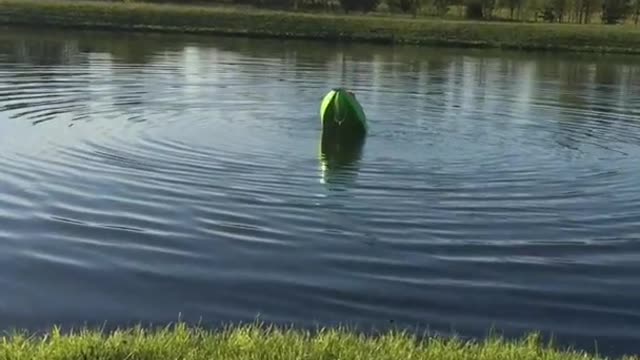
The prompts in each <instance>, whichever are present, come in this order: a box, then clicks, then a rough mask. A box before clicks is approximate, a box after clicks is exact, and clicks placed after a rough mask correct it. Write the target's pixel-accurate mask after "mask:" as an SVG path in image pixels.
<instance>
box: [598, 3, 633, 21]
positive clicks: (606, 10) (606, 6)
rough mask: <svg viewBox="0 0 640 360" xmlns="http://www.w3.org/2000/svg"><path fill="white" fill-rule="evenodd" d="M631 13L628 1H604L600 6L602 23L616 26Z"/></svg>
mask: <svg viewBox="0 0 640 360" xmlns="http://www.w3.org/2000/svg"><path fill="white" fill-rule="evenodd" d="M630 11H631V3H630V0H604V2H603V4H602V22H603V23H604V24H617V23H618V22H619V21H620V20H624V19H625V18H626V17H627V15H628V14H629V12H630Z"/></svg>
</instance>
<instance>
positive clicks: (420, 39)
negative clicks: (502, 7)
mask: <svg viewBox="0 0 640 360" xmlns="http://www.w3.org/2000/svg"><path fill="white" fill-rule="evenodd" d="M0 24H5V25H29V26H55V27H73V28H86V29H111V30H148V31H169V32H188V33H202V34H226V35H246V36H269V37H279V38H303V39H323V40H332V41H333V40H351V41H371V42H383V43H394V44H416V45H436V46H459V47H492V48H505V49H521V50H570V51H591V52H616V53H640V29H639V28H636V27H633V26H605V25H569V24H543V23H537V24H536V23H501V22H472V21H451V20H449V21H447V20H434V19H411V18H400V17H380V16H346V15H328V14H308V13H294V12H277V11H266V10H255V9H254V10H247V9H238V8H228V7H227V8H223V7H205V6H179V5H159V4H138V3H114V2H82V1H70V0H60V1H46V0H43V1H36V0H0Z"/></svg>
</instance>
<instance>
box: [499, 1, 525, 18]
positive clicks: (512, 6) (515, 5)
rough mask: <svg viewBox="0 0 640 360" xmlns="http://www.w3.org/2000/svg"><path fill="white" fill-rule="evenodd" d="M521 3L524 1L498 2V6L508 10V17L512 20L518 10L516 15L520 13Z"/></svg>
mask: <svg viewBox="0 0 640 360" xmlns="http://www.w3.org/2000/svg"><path fill="white" fill-rule="evenodd" d="M523 2H524V0H499V3H498V5H499V6H501V7H505V8H507V9H509V17H510V18H511V20H513V19H514V14H515V11H516V10H518V14H519V13H520V8H521V7H522V4H523Z"/></svg>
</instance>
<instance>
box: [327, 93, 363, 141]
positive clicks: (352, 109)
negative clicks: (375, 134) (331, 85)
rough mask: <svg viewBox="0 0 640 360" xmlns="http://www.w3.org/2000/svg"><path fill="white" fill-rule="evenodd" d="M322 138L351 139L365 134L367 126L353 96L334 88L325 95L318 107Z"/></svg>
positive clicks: (361, 110)
mask: <svg viewBox="0 0 640 360" xmlns="http://www.w3.org/2000/svg"><path fill="white" fill-rule="evenodd" d="M320 119H321V120H322V133H323V136H339V137H352V136H362V135H364V134H366V132H367V129H368V125H367V117H366V116H365V113H364V110H363V109H362V106H361V105H360V103H359V102H358V100H357V99H356V97H355V95H354V94H353V93H351V92H350V91H347V90H346V89H343V88H336V89H333V90H331V91H330V92H329V93H327V95H325V97H324V99H323V100H322V104H321V106H320Z"/></svg>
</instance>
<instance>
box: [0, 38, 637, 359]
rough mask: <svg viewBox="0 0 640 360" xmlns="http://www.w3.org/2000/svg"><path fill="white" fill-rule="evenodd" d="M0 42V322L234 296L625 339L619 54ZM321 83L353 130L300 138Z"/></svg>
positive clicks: (630, 183)
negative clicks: (324, 140) (335, 147)
mask: <svg viewBox="0 0 640 360" xmlns="http://www.w3.org/2000/svg"><path fill="white" fill-rule="evenodd" d="M60 39H65V40H60ZM0 41H1V42H2V44H1V45H2V46H0V138H1V141H0V167H1V168H2V172H1V173H0V250H2V251H0V284H2V285H3V290H4V291H3V294H4V295H3V296H0V316H1V317H2V318H3V319H4V321H5V324H7V325H10V326H9V327H12V328H13V327H16V326H27V327H32V328H40V327H43V326H48V325H51V324H53V323H62V324H66V325H74V324H79V323H86V322H100V323H102V322H103V321H109V322H110V323H112V324H128V323H131V322H135V321H150V322H154V323H158V322H164V321H169V320H175V319H176V318H177V317H178V314H182V317H183V318H184V319H187V320H189V319H192V320H198V319H200V318H202V319H203V320H204V321H206V322H218V321H234V320H251V319H253V318H255V317H256V316H258V315H260V316H261V318H262V319H265V320H273V321H282V322H295V323H299V324H302V325H313V324H315V323H316V322H320V323H322V324H333V323H347V324H358V325H361V326H363V327H365V328H367V327H369V326H376V327H378V328H379V327H385V326H388V324H389V323H393V324H394V325H399V326H419V327H430V328H431V329H434V330H437V331H444V332H449V331H456V332H460V333H462V334H463V335H483V334H485V333H486V331H487V330H488V329H489V328H490V327H492V326H493V327H496V328H498V329H499V330H502V331H505V332H507V333H509V334H520V333H521V332H524V331H529V330H542V331H546V332H548V333H552V334H554V335H556V336H558V337H559V338H560V340H561V341H564V342H566V343H567V344H577V345H580V346H584V347H586V348H589V347H590V346H591V345H592V344H593V343H594V340H598V350H599V351H601V352H603V353H607V354H617V353H622V352H630V351H636V350H637V349H636V348H634V346H635V344H636V343H637V341H638V340H640V335H638V334H640V289H639V288H638V287H637V286H636V285H637V284H638V283H640V192H639V185H638V182H637V174H638V171H639V170H640V165H639V164H640V163H638V161H637V158H638V155H640V146H639V144H640V112H639V111H638V108H639V106H640V100H639V99H638V97H637V96H636V94H637V93H638V92H639V91H640V66H638V65H637V64H635V63H634V62H633V60H627V59H625V58H600V59H593V60H584V59H572V58H559V57H553V58H549V57H547V56H542V55H540V56H538V57H532V56H531V55H527V56H526V57H524V56H522V57H521V56H518V55H514V54H506V53H497V54H493V53H486V52H469V53H466V52H456V51H442V50H438V51H437V52H434V51H430V50H429V49H417V48H406V49H404V48H394V49H389V48H384V47H374V46H365V45H350V46H346V45H329V44H321V43H319V44H316V43H305V42H281V41H266V40H258V41H255V40H240V39H206V40H205V39H197V38H187V37H169V36H167V35H165V36H152V35H144V36H143V35H140V36H133V35H131V36H128V37H125V38H118V37H116V36H115V35H113V36H112V35H109V34H99V33H94V34H86V33H71V32H69V33H67V32H65V33H63V34H58V35H55V34H51V35H46V34H41V33H25V32H22V31H20V32H18V31H16V32H15V33H12V34H9V35H7V34H4V35H3V36H2V37H0ZM337 85H345V86H348V87H350V88H352V89H354V91H355V92H356V93H357V96H358V98H359V99H360V100H361V102H362V103H363V104H364V106H365V110H366V113H367V114H368V116H369V118H370V122H371V132H370V134H369V135H368V137H367V139H366V142H365V143H364V144H363V145H362V146H352V147H350V148H348V150H344V151H346V153H341V154H328V153H322V152H321V151H320V147H319V140H320V139H319V130H320V126H319V125H320V124H319V120H318V104H319V102H320V99H321V98H322V96H323V95H324V93H325V91H327V90H328V89H330V88H332V87H334V86H337Z"/></svg>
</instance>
